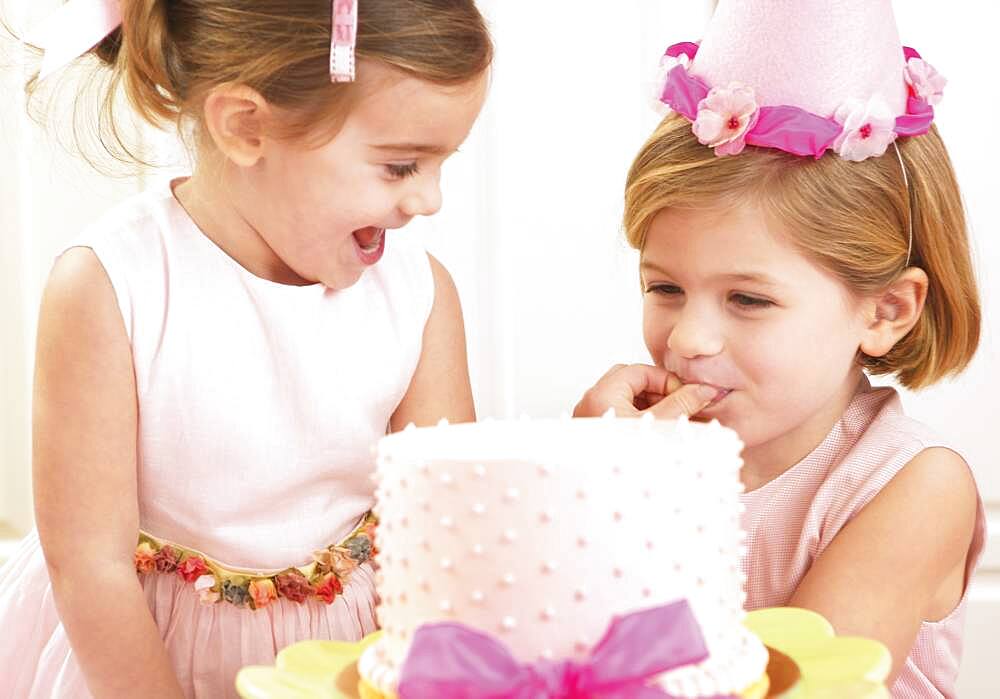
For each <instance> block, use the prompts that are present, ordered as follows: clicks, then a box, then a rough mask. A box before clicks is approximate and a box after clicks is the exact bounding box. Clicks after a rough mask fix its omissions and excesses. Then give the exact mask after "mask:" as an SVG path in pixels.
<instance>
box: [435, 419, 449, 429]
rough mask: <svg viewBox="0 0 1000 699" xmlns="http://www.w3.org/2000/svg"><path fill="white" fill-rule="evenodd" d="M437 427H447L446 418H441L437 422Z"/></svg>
mask: <svg viewBox="0 0 1000 699" xmlns="http://www.w3.org/2000/svg"><path fill="white" fill-rule="evenodd" d="M437 426H438V427H447V426H448V418H446V417H443V418H441V419H440V420H438V424H437Z"/></svg>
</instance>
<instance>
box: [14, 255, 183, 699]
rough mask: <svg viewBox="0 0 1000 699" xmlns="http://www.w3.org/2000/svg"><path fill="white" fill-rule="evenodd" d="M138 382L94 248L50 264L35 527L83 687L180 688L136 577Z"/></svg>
mask: <svg viewBox="0 0 1000 699" xmlns="http://www.w3.org/2000/svg"><path fill="white" fill-rule="evenodd" d="M136 420H137V407H136V388H135V377H134V374H133V370H132V360H131V351H130V348H129V343H128V339H127V337H126V335H125V330H124V328H123V326H122V320H121V316H120V314H119V311H118V306H117V304H116V302H115V297H114V292H113V290H112V287H111V283H110V281H109V280H108V278H107V275H106V274H105V272H104V269H103V267H102V266H101V264H100V262H99V261H98V260H97V257H96V256H95V255H94V253H93V252H92V251H90V250H87V249H83V248H76V249H72V250H70V251H68V252H67V253H65V254H64V255H63V256H62V257H61V258H60V259H59V261H58V262H57V263H56V265H55V267H54V269H53V271H52V275H51V276H50V278H49V282H48V285H47V287H46V290H45V294H44V296H43V298H42V307H41V313H40V316H39V322H38V345H37V355H36V361H35V389H34V423H33V454H34V456H33V469H34V473H33V478H34V494H35V514H36V519H37V523H38V534H39V537H40V539H41V543H42V549H43V551H44V552H45V560H46V563H47V565H48V569H49V575H50V577H51V580H52V588H53V593H54V597H55V602H56V607H57V609H58V611H59V617H60V619H61V620H62V623H63V626H64V627H65V629H66V633H67V635H68V636H69V640H70V644H71V646H72V648H73V653H74V654H75V656H76V658H77V660H78V662H79V664H80V667H81V668H82V669H83V673H84V676H85V677H86V679H87V686H88V687H89V688H90V691H91V692H92V693H93V694H94V696H95V697H97V698H98V699H104V698H105V697H109V698H110V697H137V696H143V697H158V698H159V697H170V698H171V699H177V698H179V697H183V694H182V692H181V688H180V686H179V685H178V683H177V679H176V677H175V676H174V673H173V670H172V668H171V666H170V661H169V659H168V657H167V652H166V648H165V647H164V645H163V642H162V641H161V639H160V635H159V631H158V629H157V628H156V625H155V624H154V622H153V617H152V615H151V614H150V612H149V608H148V607H147V605H146V599H145V597H144V595H143V592H142V588H141V586H140V584H139V581H138V578H137V577H136V572H135V567H134V566H135V564H134V558H133V556H134V551H135V546H136V536H137V533H138V528H139V512H138V502H137V495H136Z"/></svg>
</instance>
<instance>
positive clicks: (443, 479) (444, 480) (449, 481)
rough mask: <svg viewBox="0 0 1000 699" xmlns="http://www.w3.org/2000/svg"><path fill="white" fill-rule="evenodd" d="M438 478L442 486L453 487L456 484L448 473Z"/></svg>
mask: <svg viewBox="0 0 1000 699" xmlns="http://www.w3.org/2000/svg"><path fill="white" fill-rule="evenodd" d="M438 478H439V479H440V480H441V485H451V484H452V483H454V482H455V478H454V477H453V476H452V475H451V474H450V473H448V472H447V471H445V472H444V473H442V474H441V475H440V476H438Z"/></svg>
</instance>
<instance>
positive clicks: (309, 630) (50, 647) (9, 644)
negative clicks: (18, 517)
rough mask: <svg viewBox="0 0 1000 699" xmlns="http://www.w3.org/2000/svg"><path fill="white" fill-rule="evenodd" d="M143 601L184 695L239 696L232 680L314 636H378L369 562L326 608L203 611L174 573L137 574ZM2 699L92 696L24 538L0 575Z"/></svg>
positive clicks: (37, 549)
mask: <svg viewBox="0 0 1000 699" xmlns="http://www.w3.org/2000/svg"><path fill="white" fill-rule="evenodd" d="M142 578H143V589H144V590H145V592H146V600H147V602H148V603H149V608H150V610H151V611H152V613H153V618H154V619H155V620H156V625H157V626H158V627H159V629H160V635H161V637H162V638H163V642H164V644H165V645H166V647H167V652H168V653H169V655H170V659H171V661H172V662H173V665H174V670H175V672H176V673H177V678H178V679H179V680H180V684H181V687H182V688H183V689H184V692H185V693H186V694H187V696H188V697H192V698H195V697H196V698H198V699H219V698H222V697H237V696H238V695H237V694H236V689H235V684H234V683H235V678H236V673H237V672H238V671H239V669H240V668H242V667H244V666H245V665H271V664H273V663H274V656H275V655H276V654H277V652H278V651H279V650H281V649H282V648H284V647H285V646H287V645H290V644H292V643H295V642H297V641H302V640H306V639H311V638H319V639H335V640H346V641H356V640H359V639H361V638H362V637H363V636H365V635H366V634H368V633H371V632H372V631H374V630H375V585H374V575H373V573H372V571H371V569H370V568H369V566H368V565H367V564H365V565H362V566H361V567H360V568H358V569H357V570H356V571H355V572H354V573H353V574H352V575H351V580H350V582H349V583H348V585H347V586H346V587H345V588H344V592H343V594H342V595H341V596H340V597H338V598H337V599H336V600H335V601H334V603H333V604H330V605H327V604H324V603H323V602H321V601H319V600H315V599H309V600H307V601H306V602H304V603H302V604H299V603H296V602H292V601H289V600H287V599H284V598H278V599H277V600H276V601H275V602H274V603H273V604H271V605H270V606H268V607H266V608H264V609H261V610H256V611H255V610H251V609H249V608H240V607H234V606H233V605H231V604H228V603H218V604H212V605H204V604H202V603H201V602H200V601H199V599H198V593H197V592H195V591H194V589H193V587H192V586H191V585H190V584H187V583H185V582H184V581H183V580H182V579H181V578H180V577H179V576H177V575H160V574H156V573H152V574H147V575H144V576H142ZM0 697H5V698H6V697H11V698H16V699H65V698H70V697H72V698H74V699H76V698H77V697H79V698H81V699H91V695H90V692H88V691H87V685H86V682H85V680H84V677H83V673H82V672H81V670H80V667H79V666H78V665H77V663H76V659H75V658H74V656H73V650H72V648H71V647H70V644H69V639H68V638H67V637H66V632H65V631H64V630H63V627H62V624H61V623H60V621H59V615H58V613H57V612H56V607H55V602H54V600H53V597H52V586H51V584H50V583H49V577H48V571H47V569H46V566H45V560H44V558H43V556H42V549H41V546H40V544H39V542H38V535H37V534H36V533H34V532H32V533H31V534H29V535H28V536H27V537H26V538H25V539H24V541H23V542H22V543H21V545H20V546H19V547H18V549H17V550H16V551H15V553H14V554H13V556H12V557H11V559H10V560H9V561H8V562H7V563H6V564H5V565H4V566H3V568H0Z"/></svg>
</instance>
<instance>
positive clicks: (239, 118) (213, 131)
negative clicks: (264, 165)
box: [205, 85, 270, 167]
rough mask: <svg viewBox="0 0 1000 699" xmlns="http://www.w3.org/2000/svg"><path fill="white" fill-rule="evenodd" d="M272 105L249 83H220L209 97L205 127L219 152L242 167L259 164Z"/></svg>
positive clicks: (206, 106) (206, 99)
mask: <svg viewBox="0 0 1000 699" xmlns="http://www.w3.org/2000/svg"><path fill="white" fill-rule="evenodd" d="M269 111H270V105H269V104H268V102H267V100H265V99H264V97H263V96H262V95H261V94H260V93H259V92H257V91H256V90H254V89H252V88H249V87H247V86H245V85H220V86H218V87H216V88H214V89H213V90H212V91H211V92H210V93H209V95H208V97H207V98H205V126H206V128H207V129H208V133H209V135H210V136H211V138H212V141H213V142H214V143H215V146H216V147H217V148H218V149H219V151H220V152H221V153H222V154H223V155H224V156H225V157H226V158H228V159H229V160H231V161H232V162H233V163H235V164H236V165H239V166H240V167H252V166H253V165H256V164H257V161H259V160H260V158H261V155H262V153H263V140H264V125H265V124H266V122H267V116H268V114H269Z"/></svg>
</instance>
